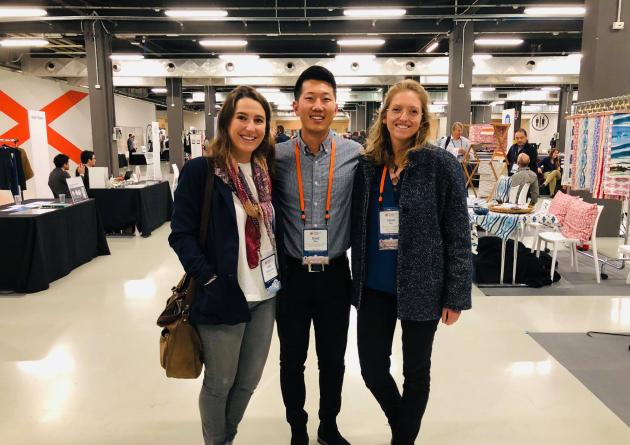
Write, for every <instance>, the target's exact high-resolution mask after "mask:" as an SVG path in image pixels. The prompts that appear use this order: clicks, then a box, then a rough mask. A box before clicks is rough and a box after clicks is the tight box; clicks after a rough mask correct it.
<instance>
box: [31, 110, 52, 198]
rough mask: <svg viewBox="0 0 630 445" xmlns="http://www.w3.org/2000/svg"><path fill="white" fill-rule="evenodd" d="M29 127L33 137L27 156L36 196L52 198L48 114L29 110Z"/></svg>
mask: <svg viewBox="0 0 630 445" xmlns="http://www.w3.org/2000/svg"><path fill="white" fill-rule="evenodd" d="M28 126H29V132H30V135H31V141H30V142H31V144H30V145H31V146H30V150H28V151H27V154H28V158H29V160H30V161H31V167H32V168H33V174H34V180H35V196H36V197H37V198H52V197H53V194H52V191H51V190H50V188H49V187H48V175H49V174H50V170H51V168H50V166H51V165H52V159H50V153H49V150H48V132H47V131H46V113H45V112H43V111H35V110H28Z"/></svg>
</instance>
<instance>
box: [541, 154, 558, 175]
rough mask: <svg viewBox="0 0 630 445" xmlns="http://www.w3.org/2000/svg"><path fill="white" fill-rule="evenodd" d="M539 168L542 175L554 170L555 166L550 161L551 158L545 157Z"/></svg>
mask: <svg viewBox="0 0 630 445" xmlns="http://www.w3.org/2000/svg"><path fill="white" fill-rule="evenodd" d="M540 168H541V170H542V172H543V173H547V172H552V171H554V170H555V169H556V166H555V165H554V163H553V161H552V160H551V158H550V157H549V156H547V157H546V158H545V159H543V160H542V162H541V163H540Z"/></svg>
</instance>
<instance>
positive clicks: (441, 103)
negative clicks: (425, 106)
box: [433, 100, 448, 105]
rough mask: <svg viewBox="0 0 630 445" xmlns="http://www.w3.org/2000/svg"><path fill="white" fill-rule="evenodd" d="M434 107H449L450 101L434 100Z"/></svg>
mask: <svg viewBox="0 0 630 445" xmlns="http://www.w3.org/2000/svg"><path fill="white" fill-rule="evenodd" d="M433 105H448V100H434V101H433Z"/></svg>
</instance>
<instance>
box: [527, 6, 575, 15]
mask: <svg viewBox="0 0 630 445" xmlns="http://www.w3.org/2000/svg"><path fill="white" fill-rule="evenodd" d="M525 14H527V15H535V16H539V17H541V16H542V17H555V16H562V17H580V16H583V15H584V14H586V8H585V7H583V6H536V7H532V8H525Z"/></svg>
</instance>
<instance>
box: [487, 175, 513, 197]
mask: <svg viewBox="0 0 630 445" xmlns="http://www.w3.org/2000/svg"><path fill="white" fill-rule="evenodd" d="M511 187H512V178H511V177H510V176H501V177H500V178H499V180H498V181H497V187H496V188H495V189H494V196H493V197H492V198H493V199H494V200H495V201H501V202H508V199H509V197H510V188H511Z"/></svg>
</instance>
